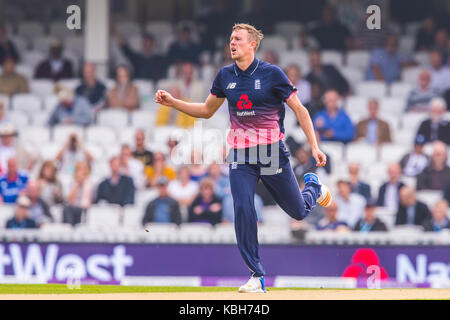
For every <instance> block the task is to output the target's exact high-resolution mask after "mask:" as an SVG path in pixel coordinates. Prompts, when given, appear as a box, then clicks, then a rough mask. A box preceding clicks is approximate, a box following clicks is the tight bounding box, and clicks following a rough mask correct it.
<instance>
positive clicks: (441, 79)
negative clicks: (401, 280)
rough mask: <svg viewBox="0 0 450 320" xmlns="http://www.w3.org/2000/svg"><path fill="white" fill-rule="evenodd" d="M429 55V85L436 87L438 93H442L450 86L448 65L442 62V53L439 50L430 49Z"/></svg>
mask: <svg viewBox="0 0 450 320" xmlns="http://www.w3.org/2000/svg"><path fill="white" fill-rule="evenodd" d="M429 57H430V58H429V59H430V68H429V71H430V73H431V87H432V88H436V89H437V90H438V92H439V94H441V95H444V94H445V92H446V91H447V90H448V89H449V88H450V67H448V66H446V65H445V64H444V60H443V57H442V53H441V52H440V51H439V50H432V51H431V52H430V53H429Z"/></svg>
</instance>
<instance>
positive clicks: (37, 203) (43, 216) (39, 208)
mask: <svg viewBox="0 0 450 320" xmlns="http://www.w3.org/2000/svg"><path fill="white" fill-rule="evenodd" d="M25 195H26V196H27V197H28V199H29V200H30V206H29V217H30V218H31V219H32V220H34V221H35V222H36V225H37V226H38V227H40V226H42V225H43V224H45V223H51V222H53V221H54V219H53V216H52V214H51V213H50V207H49V205H48V204H47V203H46V202H45V201H44V200H43V199H42V198H41V188H40V184H39V182H38V181H37V180H29V181H28V184H27V188H26V190H25ZM19 199H20V197H19Z"/></svg>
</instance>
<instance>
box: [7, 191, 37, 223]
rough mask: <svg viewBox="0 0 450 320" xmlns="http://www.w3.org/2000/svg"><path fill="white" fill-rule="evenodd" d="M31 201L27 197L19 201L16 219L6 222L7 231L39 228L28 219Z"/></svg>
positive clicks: (22, 197)
mask: <svg viewBox="0 0 450 320" xmlns="http://www.w3.org/2000/svg"><path fill="white" fill-rule="evenodd" d="M30 205H31V201H30V199H28V197H27V196H20V197H19V198H18V199H17V204H16V211H15V214H14V217H12V218H11V219H9V220H8V221H7V222H6V228H7V229H29V228H37V225H36V222H35V221H34V220H33V219H30V218H29V217H28V212H29V209H30Z"/></svg>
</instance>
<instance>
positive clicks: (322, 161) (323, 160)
mask: <svg viewBox="0 0 450 320" xmlns="http://www.w3.org/2000/svg"><path fill="white" fill-rule="evenodd" d="M312 156H313V158H314V159H315V160H316V166H318V167H323V166H324V165H326V164H327V156H326V155H325V153H323V152H322V151H320V150H319V149H313V150H312Z"/></svg>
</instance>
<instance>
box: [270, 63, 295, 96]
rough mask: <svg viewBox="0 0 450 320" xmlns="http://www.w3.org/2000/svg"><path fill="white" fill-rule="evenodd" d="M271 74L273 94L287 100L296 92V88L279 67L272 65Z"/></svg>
mask: <svg viewBox="0 0 450 320" xmlns="http://www.w3.org/2000/svg"><path fill="white" fill-rule="evenodd" d="M272 75H273V76H272V79H273V84H274V86H273V88H274V90H275V94H276V95H277V96H278V97H280V99H281V100H283V101H287V100H289V98H290V97H292V95H293V94H295V93H296V92H297V88H296V87H295V86H294V85H293V84H292V82H291V81H290V80H289V79H288V77H287V76H286V74H285V73H284V72H283V70H281V69H280V68H279V67H276V66H274V69H273V74H272Z"/></svg>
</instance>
